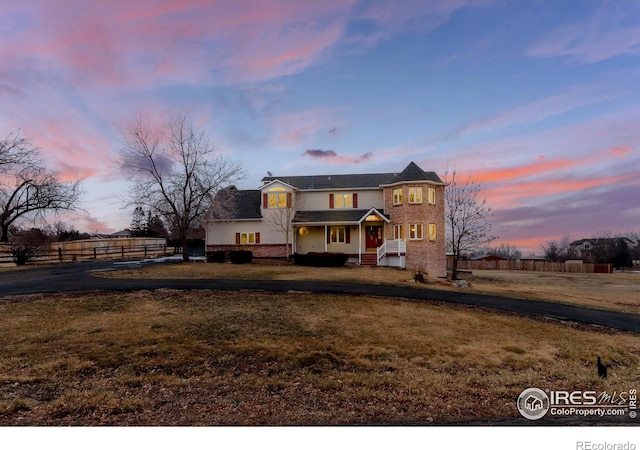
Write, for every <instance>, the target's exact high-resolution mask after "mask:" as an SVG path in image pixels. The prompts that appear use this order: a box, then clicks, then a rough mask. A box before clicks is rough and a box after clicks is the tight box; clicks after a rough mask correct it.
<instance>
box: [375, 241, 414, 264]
mask: <svg viewBox="0 0 640 450" xmlns="http://www.w3.org/2000/svg"><path fill="white" fill-rule="evenodd" d="M406 252H407V241H406V240H404V239H392V240H390V241H388V240H386V239H385V240H384V242H383V243H382V245H381V246H380V247H378V262H380V260H381V259H382V258H383V257H384V256H385V255H394V254H395V255H397V256H400V254H402V253H406Z"/></svg>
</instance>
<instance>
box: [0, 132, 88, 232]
mask: <svg viewBox="0 0 640 450" xmlns="http://www.w3.org/2000/svg"><path fill="white" fill-rule="evenodd" d="M79 199H80V181H79V180H76V181H72V182H68V183H65V182H62V181H61V180H60V176H59V174H58V172H55V171H52V170H48V169H47V168H46V166H45V163H44V159H43V158H42V155H41V154H40V152H39V150H38V148H36V147H35V146H34V145H33V144H32V143H31V141H30V140H29V139H27V138H25V137H24V136H21V135H20V133H10V134H9V135H8V136H7V137H6V138H5V139H3V140H0V242H7V241H8V240H9V227H10V226H11V225H13V224H15V222H16V221H17V220H18V219H33V220H35V219H38V218H44V216H45V215H46V214H48V213H50V212H59V211H71V210H75V209H77V207H78V203H79Z"/></svg>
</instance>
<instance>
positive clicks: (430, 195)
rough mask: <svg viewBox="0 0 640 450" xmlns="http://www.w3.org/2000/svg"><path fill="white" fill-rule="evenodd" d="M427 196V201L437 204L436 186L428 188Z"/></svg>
mask: <svg viewBox="0 0 640 450" xmlns="http://www.w3.org/2000/svg"><path fill="white" fill-rule="evenodd" d="M427 196H428V199H427V201H428V202H429V204H430V205H435V204H436V190H435V189H434V188H431V187H430V188H428V189H427Z"/></svg>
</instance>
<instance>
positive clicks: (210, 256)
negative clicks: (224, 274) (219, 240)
mask: <svg viewBox="0 0 640 450" xmlns="http://www.w3.org/2000/svg"><path fill="white" fill-rule="evenodd" d="M224 256H225V255H224V250H216V251H215V252H207V262H210V263H223V262H224Z"/></svg>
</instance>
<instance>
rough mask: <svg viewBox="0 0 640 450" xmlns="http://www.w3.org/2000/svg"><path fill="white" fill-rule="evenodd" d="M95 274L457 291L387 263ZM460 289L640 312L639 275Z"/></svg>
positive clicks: (482, 278) (542, 275) (530, 275)
mask: <svg viewBox="0 0 640 450" xmlns="http://www.w3.org/2000/svg"><path fill="white" fill-rule="evenodd" d="M100 276H106V277H125V278H126V277H131V278H228V279H262V280H322V281H327V282H351V283H373V284H376V283H377V284H391V285H401V286H411V287H416V288H425V289H441V290H449V291H460V288H457V287H452V286H451V283H450V282H447V281H445V280H435V279H430V281H429V282H428V283H427V284H413V283H409V280H411V279H412V277H413V273H412V272H411V271H408V270H399V269H393V268H387V267H366V266H355V265H347V266H345V267H340V268H309V267H301V266H294V265H281V264H280V265H273V264H259V263H258V264H249V265H235V264H203V263H189V264H161V265H150V266H146V267H142V268H138V269H124V270H118V271H111V272H103V273H101V275H100ZM466 278H467V279H468V280H469V281H470V283H471V285H470V287H469V288H468V289H465V290H464V291H465V292H476V293H484V294H497V295H505V296H510V297H516V298H526V299H537V300H548V301H555V302H561V303H570V304H575V305H580V306H587V307H590V308H601V309H611V310H617V311H624V312H631V313H636V314H638V313H640V274H637V273H614V274H577V273H557V272H525V271H496V270H484V271H473V274H472V275H470V276H466Z"/></svg>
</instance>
